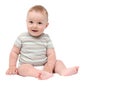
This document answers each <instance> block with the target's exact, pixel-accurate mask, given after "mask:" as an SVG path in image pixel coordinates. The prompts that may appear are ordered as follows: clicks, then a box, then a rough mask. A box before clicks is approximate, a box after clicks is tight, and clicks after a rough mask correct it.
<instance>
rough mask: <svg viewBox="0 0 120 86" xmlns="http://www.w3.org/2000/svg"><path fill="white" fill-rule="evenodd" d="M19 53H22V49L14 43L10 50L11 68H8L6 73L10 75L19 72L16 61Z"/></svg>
mask: <svg viewBox="0 0 120 86" xmlns="http://www.w3.org/2000/svg"><path fill="white" fill-rule="evenodd" d="M19 53H20V49H19V48H17V47H16V46H15V45H14V46H13V48H12V50H11V52H10V57H9V68H8V70H7V72H6V74H8V75H11V74H17V68H16V62H17V59H18V55H19Z"/></svg>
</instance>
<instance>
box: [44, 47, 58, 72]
mask: <svg viewBox="0 0 120 86" xmlns="http://www.w3.org/2000/svg"><path fill="white" fill-rule="evenodd" d="M47 57H48V61H47V63H46V64H45V66H44V71H47V72H49V73H53V70H54V66H55V62H56V55H55V51H54V49H48V50H47Z"/></svg>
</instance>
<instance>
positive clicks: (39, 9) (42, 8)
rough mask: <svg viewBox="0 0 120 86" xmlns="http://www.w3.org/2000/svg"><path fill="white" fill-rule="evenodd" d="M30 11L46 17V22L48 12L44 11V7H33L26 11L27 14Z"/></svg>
mask: <svg viewBox="0 0 120 86" xmlns="http://www.w3.org/2000/svg"><path fill="white" fill-rule="evenodd" d="M31 11H36V12H41V13H42V14H43V15H44V16H46V18H47V20H48V12H47V10H46V8H45V7H43V6H42V5H35V6H33V7H32V8H30V9H29V10H28V13H29V12H31Z"/></svg>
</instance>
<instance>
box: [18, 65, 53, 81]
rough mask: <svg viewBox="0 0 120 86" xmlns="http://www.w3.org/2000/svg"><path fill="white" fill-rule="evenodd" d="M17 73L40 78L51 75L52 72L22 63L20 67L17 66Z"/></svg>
mask: <svg viewBox="0 0 120 86" xmlns="http://www.w3.org/2000/svg"><path fill="white" fill-rule="evenodd" d="M18 74H19V75H21V76H31V77H35V78H38V79H41V80H43V79H48V78H50V77H52V74H50V73H48V72H45V71H42V70H38V69H36V68H34V67H33V66H32V65H30V64H23V65H21V66H20V67H18Z"/></svg>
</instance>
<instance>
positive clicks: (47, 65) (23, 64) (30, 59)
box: [6, 5, 79, 80]
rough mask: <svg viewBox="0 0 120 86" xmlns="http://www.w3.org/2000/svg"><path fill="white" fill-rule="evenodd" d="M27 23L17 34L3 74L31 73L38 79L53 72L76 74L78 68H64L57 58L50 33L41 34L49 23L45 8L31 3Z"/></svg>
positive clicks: (68, 74)
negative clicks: (24, 31)
mask: <svg viewBox="0 0 120 86" xmlns="http://www.w3.org/2000/svg"><path fill="white" fill-rule="evenodd" d="M26 22H27V30H28V32H26V33H22V34H20V35H19V36H18V37H17V39H16V41H15V43H14V45H13V48H12V50H11V52H10V56H9V68H8V70H7V71H6V74H8V75H12V74H18V75H21V76H31V77H35V78H38V79H40V80H44V79H48V78H50V77H52V76H53V73H58V74H59V75H62V76H70V75H73V74H76V73H77V72H78V69H79V67H78V66H74V67H71V68H67V67H66V66H65V65H64V63H63V62H62V61H60V60H57V59H56V55H55V50H54V46H53V44H52V41H51V39H50V37H49V35H48V34H45V33H44V30H45V29H46V28H47V27H48V25H49V23H48V12H47V10H46V9H45V8H44V7H43V6H41V5H35V6H33V7H32V8H30V9H29V11H28V13H27V19H26ZM18 58H19V64H18V67H17V60H18ZM38 67H42V69H39V68H38Z"/></svg>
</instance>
